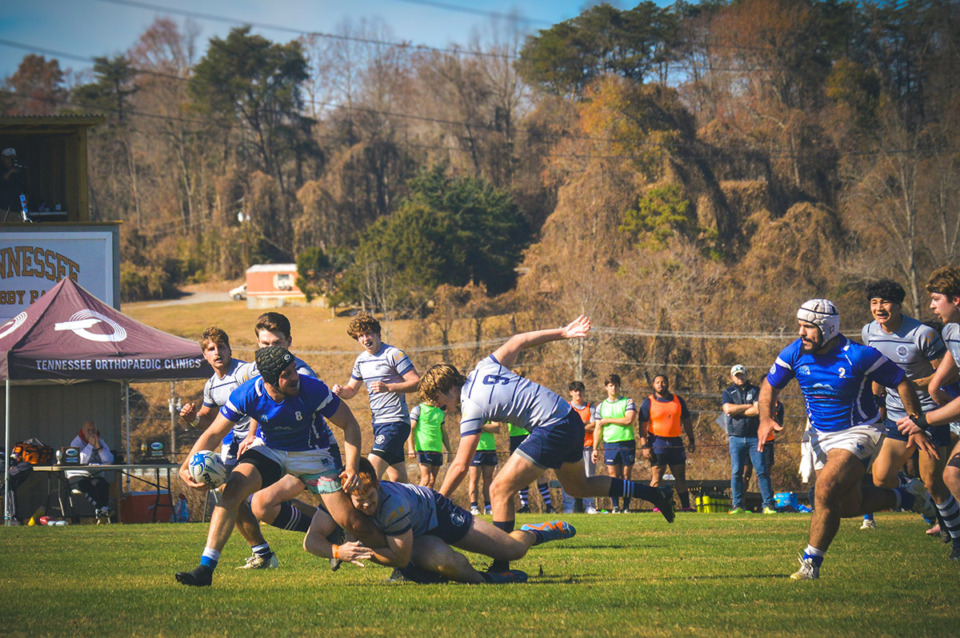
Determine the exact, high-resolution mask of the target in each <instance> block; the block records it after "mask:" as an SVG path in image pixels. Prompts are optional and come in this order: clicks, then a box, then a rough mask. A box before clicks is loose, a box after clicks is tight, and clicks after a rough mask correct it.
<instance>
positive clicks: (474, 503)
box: [470, 501, 480, 510]
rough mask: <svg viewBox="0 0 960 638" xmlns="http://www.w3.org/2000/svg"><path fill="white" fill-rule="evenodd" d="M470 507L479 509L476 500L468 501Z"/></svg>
mask: <svg viewBox="0 0 960 638" xmlns="http://www.w3.org/2000/svg"><path fill="white" fill-rule="evenodd" d="M470 509H477V510H478V509H480V504H479V503H478V502H477V501H470Z"/></svg>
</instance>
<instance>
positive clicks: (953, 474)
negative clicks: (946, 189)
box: [897, 266, 960, 560]
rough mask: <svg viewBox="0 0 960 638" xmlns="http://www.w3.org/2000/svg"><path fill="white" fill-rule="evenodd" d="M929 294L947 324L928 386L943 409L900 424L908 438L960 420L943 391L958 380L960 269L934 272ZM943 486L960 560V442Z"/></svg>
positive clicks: (945, 517)
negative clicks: (942, 351)
mask: <svg viewBox="0 0 960 638" xmlns="http://www.w3.org/2000/svg"><path fill="white" fill-rule="evenodd" d="M926 290H927V292H928V293H930V309H931V310H933V312H934V314H935V315H937V316H938V317H939V318H940V320H941V321H943V323H944V327H943V333H942V334H943V341H944V344H945V345H946V347H947V352H946V353H945V354H944V355H943V360H942V361H941V362H940V365H939V366H938V367H937V371H936V373H934V375H933V378H932V379H930V383H929V385H928V386H927V389H928V391H929V392H930V396H931V397H933V399H934V401H936V402H937V403H938V404H939V405H940V407H939V408H937V409H935V410H931V411H930V412H927V413H926V414H913V415H911V414H908V415H907V416H905V417H903V418H902V419H900V420H899V421H897V427H898V428H899V429H900V431H901V432H903V433H905V434H909V433H911V432H914V431H916V430H919V429H923V428H927V427H937V426H942V425H948V426H949V424H950V423H951V422H952V421H956V420H957V418H958V417H960V399H955V398H953V397H951V396H950V394H949V393H948V392H947V391H945V390H944V389H943V388H948V387H949V386H951V384H952V383H954V382H955V381H956V380H957V374H958V370H957V362H958V361H960V268H957V267H954V266H944V267H942V268H938V269H937V270H935V271H933V273H931V275H930V278H929V279H928V280H927V285H926ZM943 482H944V484H945V485H946V486H947V488H948V489H949V490H950V498H948V499H946V500H945V501H943V502H942V503H937V510H938V511H939V512H940V517H941V520H942V521H943V522H942V523H941V524H942V525H943V526H945V527H946V529H947V533H949V534H950V538H951V540H952V543H953V550H952V552H951V554H950V559H951V560H960V505H958V499H960V442H958V443H956V444H955V445H954V446H953V449H952V450H950V453H949V454H947V456H946V466H945V467H944V469H943Z"/></svg>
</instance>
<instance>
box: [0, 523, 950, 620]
mask: <svg viewBox="0 0 960 638" xmlns="http://www.w3.org/2000/svg"><path fill="white" fill-rule="evenodd" d="M564 518H565V519H566V520H568V521H570V522H572V523H573V524H574V525H575V526H576V527H577V529H578V534H577V536H576V537H575V538H573V539H571V540H567V541H563V542H558V543H551V544H547V545H544V546H541V547H536V548H533V549H532V550H531V551H530V553H529V554H528V555H527V557H526V558H525V559H523V560H522V561H519V562H517V563H515V564H514V566H515V567H516V568H519V569H523V570H525V571H527V572H529V573H530V576H531V579H530V582H529V583H527V584H524V585H505V586H494V585H478V586H467V585H414V584H402V585H387V584H383V579H384V578H385V577H386V576H388V575H389V572H388V570H386V569H384V568H379V567H374V566H369V567H367V568H365V569H360V568H358V567H354V566H352V565H345V566H344V567H343V568H341V569H340V571H338V572H336V573H332V572H330V571H329V570H328V568H327V561H326V560H322V559H319V558H315V557H313V556H310V555H308V554H306V553H305V552H304V551H302V549H300V543H301V542H302V536H301V535H299V534H295V533H292V532H283V531H280V530H276V529H272V528H267V530H266V531H265V534H266V536H267V537H268V539H269V540H270V541H271V544H272V545H273V547H274V548H275V549H276V551H277V552H278V555H279V557H280V563H281V567H280V569H278V570H272V571H264V572H247V571H237V570H236V569H234V567H235V566H236V565H239V564H240V563H242V562H243V559H244V558H245V557H246V556H247V555H248V553H249V550H248V549H247V548H246V547H245V546H244V545H243V542H242V540H240V539H239V538H238V537H237V536H236V535H234V537H233V538H231V540H230V542H229V544H228V545H227V548H226V549H225V550H224V554H223V556H222V558H221V563H220V565H221V566H220V568H219V569H218V570H217V573H216V574H215V577H214V578H215V580H214V586H213V587H211V588H204V589H199V590H198V589H192V588H187V587H184V586H182V585H178V584H176V583H175V582H174V579H173V573H174V572H175V571H177V570H182V569H192V568H193V567H194V566H195V565H196V563H197V560H198V558H199V553H200V551H201V550H202V547H203V542H204V538H205V534H206V528H207V526H206V525H203V524H196V523H193V524H180V525H169V524H158V525H110V526H99V527H97V526H93V525H78V526H68V527H65V528H51V527H29V528H28V527H19V528H7V529H4V531H3V533H2V534H0V552H2V555H3V557H4V559H3V561H2V562H0V634H3V635H53V634H69V635H150V636H152V635H167V636H173V635H194V636H196V635H218V636H219V635H245V636H246V635H251V636H252V635H259V636H266V635H283V634H289V635H319V634H320V633H321V632H323V633H327V634H329V635H333V636H344V635H345V636H353V635H374V636H438V637H442V636H476V635H504V636H506V635H509V636H514V635H524V636H538V635H544V634H546V633H552V634H556V633H563V634H567V635H577V636H580V635H591V636H596V635H613V636H621V635H645V636H660V635H679V634H683V635H686V636H715V635H719V634H722V633H731V634H735V635H748V636H749V635H791V636H793V635H808V636H809V635H823V636H841V635H854V634H857V635H863V636H896V635H901V636H902V635H910V636H936V635H941V636H947V635H956V634H957V620H958V613H957V607H956V599H957V592H958V586H960V565H958V564H957V563H954V562H951V561H948V560H947V559H946V556H947V553H948V551H947V548H946V546H945V545H942V544H941V543H939V542H937V541H935V540H931V539H929V538H926V537H924V534H923V530H924V525H923V522H922V521H920V520H919V519H918V518H917V517H916V515H912V514H893V513H889V514H886V513H884V514H880V515H879V516H878V517H877V520H878V524H879V525H880V529H878V530H875V531H873V532H861V531H859V530H858V529H857V527H858V525H859V521H855V520H847V521H844V524H843V527H842V528H841V531H840V533H839V535H838V537H837V541H836V542H835V544H834V546H833V548H832V549H831V551H830V552H829V554H828V556H827V561H826V562H825V564H824V565H825V566H824V568H823V571H822V572H821V579H820V580H819V581H813V582H794V581H791V580H789V578H788V575H789V574H790V573H792V572H793V571H794V570H795V568H796V566H797V561H796V555H797V553H798V551H799V550H801V549H802V548H803V547H804V546H805V544H806V543H805V541H806V529H807V525H808V523H809V516H807V515H800V514H796V515H780V516H775V517H771V516H760V515H753V516H741V517H731V516H728V515H725V514H680V515H678V518H677V521H676V522H675V523H674V524H673V525H670V526H668V525H666V524H665V523H664V522H663V520H662V519H661V518H660V517H659V516H657V515H654V514H650V513H646V514H632V515H606V516H605V515H597V516H587V515H584V514H578V515H566V516H564ZM539 519H540V518H539V517H535V516H533V515H527V516H521V517H519V520H520V522H532V521H534V520H539ZM473 558H475V559H477V560H475V561H474V564H475V565H477V566H481V565H483V564H484V563H483V561H481V560H479V559H478V558H477V557H475V556H474V557H473ZM541 568H542V570H543V571H542V575H541V574H540V569H541Z"/></svg>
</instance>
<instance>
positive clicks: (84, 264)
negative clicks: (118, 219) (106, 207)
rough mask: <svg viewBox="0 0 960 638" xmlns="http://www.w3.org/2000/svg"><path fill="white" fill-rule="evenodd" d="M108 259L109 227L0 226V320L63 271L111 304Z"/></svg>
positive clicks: (46, 287)
mask: <svg viewBox="0 0 960 638" xmlns="http://www.w3.org/2000/svg"><path fill="white" fill-rule="evenodd" d="M113 264H114V255H113V233H112V232H109V231H107V232H99V231H75V232H69V231H57V232H36V233H34V232H16V233H13V232H0V322H3V321H6V320H7V319H9V318H11V317H13V316H15V315H17V314H19V313H20V312H22V311H23V310H25V309H26V308H27V307H28V306H30V304H32V303H33V302H35V301H36V300H37V299H39V298H40V296H41V295H43V293H45V292H46V291H48V290H50V289H51V288H53V286H54V285H55V284H56V283H57V282H58V281H60V280H61V279H63V278H64V277H70V278H71V279H73V280H74V281H75V282H77V283H78V284H80V285H81V286H83V287H84V288H85V289H86V290H87V291H88V292H89V293H90V294H92V295H94V296H95V297H97V298H98V299H100V300H101V301H103V302H104V303H106V304H107V305H109V306H112V307H114V308H116V306H117V304H116V301H117V300H115V299H114V298H113V296H114V295H113V290H114V272H113Z"/></svg>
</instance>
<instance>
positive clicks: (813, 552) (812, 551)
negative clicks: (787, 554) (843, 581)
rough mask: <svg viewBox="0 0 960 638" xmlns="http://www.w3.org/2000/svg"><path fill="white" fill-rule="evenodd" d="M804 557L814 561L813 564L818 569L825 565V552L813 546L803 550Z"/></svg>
mask: <svg viewBox="0 0 960 638" xmlns="http://www.w3.org/2000/svg"><path fill="white" fill-rule="evenodd" d="M803 557H804V558H811V559H813V564H814V565H816V566H817V567H820V565H822V564H823V552H822V551H820V550H819V549H817V548H816V547H814V546H813V545H807V548H806V549H805V550H803Z"/></svg>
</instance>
